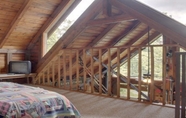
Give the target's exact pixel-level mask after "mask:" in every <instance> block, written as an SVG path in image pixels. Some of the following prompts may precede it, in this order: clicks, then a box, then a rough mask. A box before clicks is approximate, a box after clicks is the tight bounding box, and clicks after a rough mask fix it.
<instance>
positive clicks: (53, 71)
mask: <svg viewBox="0 0 186 118" xmlns="http://www.w3.org/2000/svg"><path fill="white" fill-rule="evenodd" d="M54 66H55V62H54V61H53V62H52V86H54V85H55V68H54Z"/></svg>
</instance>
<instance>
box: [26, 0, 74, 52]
mask: <svg viewBox="0 0 186 118" xmlns="http://www.w3.org/2000/svg"><path fill="white" fill-rule="evenodd" d="M71 4H72V1H71V0H62V1H61V3H60V4H59V6H58V7H57V8H56V10H55V11H54V12H53V13H52V15H51V16H50V18H48V19H47V21H46V22H45V23H44V24H43V26H42V27H41V28H40V30H39V31H38V32H37V34H36V35H35V36H34V37H33V39H32V41H31V42H30V44H29V45H28V47H27V49H28V50H30V49H32V48H33V46H34V45H35V43H36V42H37V41H38V40H39V37H40V36H41V35H42V34H43V32H47V30H49V29H50V28H51V27H52V26H53V25H54V24H55V22H57V20H58V19H59V18H60V17H61V15H62V14H63V13H64V12H65V11H66V10H67V8H68V7H69V5H71Z"/></svg>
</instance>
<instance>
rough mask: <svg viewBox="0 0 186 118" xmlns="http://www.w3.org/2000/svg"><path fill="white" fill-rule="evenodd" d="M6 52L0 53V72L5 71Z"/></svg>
mask: <svg viewBox="0 0 186 118" xmlns="http://www.w3.org/2000/svg"><path fill="white" fill-rule="evenodd" d="M6 71H7V68H6V54H0V73H6Z"/></svg>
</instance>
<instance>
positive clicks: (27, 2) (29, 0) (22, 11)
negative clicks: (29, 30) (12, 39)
mask: <svg viewBox="0 0 186 118" xmlns="http://www.w3.org/2000/svg"><path fill="white" fill-rule="evenodd" d="M32 1H33V0H25V1H24V4H23V6H22V7H21V8H20V10H19V12H18V13H17V15H16V16H15V18H14V19H13V21H12V22H11V24H10V26H9V28H8V30H7V32H6V33H5V35H4V36H3V38H2V39H1V41H0V42H1V43H0V48H2V47H3V45H4V44H5V43H6V41H7V39H8V37H9V36H10V34H11V33H12V31H13V30H14V29H15V27H16V26H17V24H18V23H19V21H20V20H21V18H22V17H23V15H24V14H25V12H26V11H27V9H28V8H29V6H30V4H31V3H32Z"/></svg>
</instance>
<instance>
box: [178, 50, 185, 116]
mask: <svg viewBox="0 0 186 118" xmlns="http://www.w3.org/2000/svg"><path fill="white" fill-rule="evenodd" d="M185 56H186V55H185V54H182V70H181V71H182V72H181V73H182V85H181V86H182V95H181V117H182V118H184V117H185V101H186V100H185V97H186V95H185V93H183V91H185V89H186V86H185V84H186V83H185V82H186V81H185V80H186V79H185V70H186V63H185V62H186V58H185ZM179 83H180V82H179Z"/></svg>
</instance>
